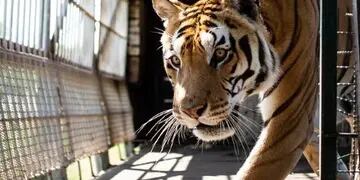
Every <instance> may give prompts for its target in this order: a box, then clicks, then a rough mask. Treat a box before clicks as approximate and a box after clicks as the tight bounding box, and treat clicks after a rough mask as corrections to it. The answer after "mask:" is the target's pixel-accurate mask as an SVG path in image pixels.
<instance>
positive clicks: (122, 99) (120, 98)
mask: <svg viewBox="0 0 360 180" xmlns="http://www.w3.org/2000/svg"><path fill="white" fill-rule="evenodd" d="M102 82H103V85H102V87H103V91H104V96H105V103H106V107H107V111H108V119H109V127H110V137H111V143H112V144H118V143H121V142H124V141H127V140H132V138H133V135H134V127H133V125H132V124H133V122H132V121H133V119H132V109H131V104H130V101H129V99H128V96H127V89H126V85H125V83H120V82H118V81H115V80H112V79H109V78H103V79H102Z"/></svg>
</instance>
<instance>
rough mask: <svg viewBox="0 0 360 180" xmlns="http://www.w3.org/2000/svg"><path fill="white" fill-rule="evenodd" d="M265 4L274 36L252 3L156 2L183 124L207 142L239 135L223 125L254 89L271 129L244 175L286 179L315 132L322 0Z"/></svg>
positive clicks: (232, 0)
mask: <svg viewBox="0 0 360 180" xmlns="http://www.w3.org/2000/svg"><path fill="white" fill-rule="evenodd" d="M263 3H264V4H265V6H263V7H266V8H269V9H266V8H264V9H262V11H263V12H264V13H265V14H264V15H265V16H264V20H265V23H266V24H267V25H268V27H269V30H270V32H271V33H272V34H271V36H270V37H269V36H268V35H269V34H268V32H267V31H266V29H265V28H264V22H262V18H261V17H260V15H259V13H258V12H259V11H258V7H257V6H256V4H255V3H254V2H253V1H252V0H238V1H235V0H199V1H198V2H197V3H195V4H194V5H191V6H188V5H184V4H181V3H180V2H177V1H176V2H175V1H168V0H153V4H154V9H155V10H156V12H157V14H158V15H159V16H160V17H161V18H162V19H163V20H164V25H165V31H164V33H163V35H162V38H161V42H162V45H163V54H164V65H165V70H166V72H167V74H168V76H169V77H170V79H171V82H172V84H173V86H174V101H173V102H174V105H173V114H174V116H175V117H176V118H177V121H179V122H180V123H181V124H183V125H184V126H187V127H188V128H190V129H193V133H194V135H195V136H197V137H198V138H200V139H202V140H205V141H214V140H220V139H224V138H227V137H228V136H231V135H234V134H235V130H234V129H233V128H232V127H230V126H226V124H225V123H226V122H227V121H228V119H229V117H231V114H232V113H233V108H234V106H235V105H236V104H237V103H241V102H242V101H244V99H246V98H247V97H249V96H251V95H254V94H259V97H260V98H261V103H260V105H259V107H260V109H261V113H262V117H263V119H264V124H265V127H264V129H263V131H262V133H261V135H260V137H259V139H258V142H257V143H256V145H255V147H254V149H253V150H252V152H251V153H250V156H249V157H248V159H247V160H246V162H245V163H244V165H243V166H242V168H241V169H240V171H239V173H238V176H239V179H268V177H269V173H271V179H284V178H285V177H286V176H287V175H288V173H289V172H290V171H291V170H292V169H293V167H294V166H295V164H296V163H297V161H298V160H299V158H300V156H301V154H302V153H303V151H304V149H305V147H306V145H307V144H308V142H309V139H310V137H311V135H312V132H313V125H312V120H313V117H314V112H315V109H316V94H317V86H316V84H317V69H316V67H317V66H316V65H317V61H316V60H317V56H316V54H317V53H316V45H317V41H316V39H317V35H318V34H317V27H318V21H317V19H318V7H317V1H316V0H289V1H280V0H272V1H264V2H263ZM274 10H275V11H274ZM301 14H307V16H306V17H305V16H301ZM283 22H292V23H283ZM270 42H272V43H273V44H274V48H273V47H272V46H271V45H270ZM219 49H220V50H219ZM275 49H276V51H275ZM189 110H190V111H189ZM237 120H238V123H239V124H241V122H239V121H242V119H237ZM224 122H225V123H224Z"/></svg>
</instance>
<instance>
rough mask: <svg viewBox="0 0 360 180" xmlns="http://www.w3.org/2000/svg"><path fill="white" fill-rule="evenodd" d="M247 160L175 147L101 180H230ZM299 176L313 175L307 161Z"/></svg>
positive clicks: (224, 150) (226, 151)
mask: <svg viewBox="0 0 360 180" xmlns="http://www.w3.org/2000/svg"><path fill="white" fill-rule="evenodd" d="M245 158H246V156H245V155H240V156H238V157H237V156H235V154H234V151H233V149H232V148H231V147H228V146H219V145H216V146H213V147H211V148H207V149H204V150H202V149H199V148H194V146H193V145H187V146H184V147H174V148H173V150H172V151H171V153H169V154H166V153H160V152H159V151H153V152H149V149H148V148H145V149H144V150H142V152H141V153H140V154H139V155H136V156H134V157H132V158H131V159H130V160H129V161H127V162H125V163H124V164H122V165H120V166H117V167H114V168H112V169H110V170H109V171H107V172H106V173H105V174H104V175H103V176H101V177H99V178H97V179H99V180H108V179H114V180H137V179H147V180H150V179H170V180H175V179H185V180H187V179H194V180H196V179H209V180H211V179H214V180H230V179H233V178H234V176H235V174H236V172H237V171H238V170H239V168H240V167H241V165H242V163H243V162H244V160H245ZM294 172H296V173H307V172H311V169H309V167H308V165H307V163H306V161H301V162H300V163H299V165H298V167H297V168H296V169H295V170H294ZM307 176H309V178H307ZM296 177H298V178H294V179H304V178H305V179H313V178H312V177H314V176H313V174H301V176H296Z"/></svg>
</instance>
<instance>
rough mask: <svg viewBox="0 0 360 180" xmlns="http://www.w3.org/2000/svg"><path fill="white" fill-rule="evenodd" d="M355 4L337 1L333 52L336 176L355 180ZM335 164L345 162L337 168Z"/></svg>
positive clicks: (359, 130) (359, 131) (357, 128)
mask: <svg viewBox="0 0 360 180" xmlns="http://www.w3.org/2000/svg"><path fill="white" fill-rule="evenodd" d="M356 6H357V1H354V0H346V1H342V0H338V31H337V34H338V36H337V38H338V39H337V40H338V51H337V55H338V56H337V109H338V110H337V111H338V112H337V131H338V135H339V138H338V152H339V153H340V156H339V157H338V168H337V172H338V176H339V177H340V176H343V177H344V174H347V175H349V177H350V178H351V179H358V178H359V171H360V166H359V165H360V164H359V161H360V159H359V138H358V136H359V134H360V126H359V125H360V124H359V118H358V114H359V112H358V104H357V103H358V93H357V91H358V89H357V85H358V83H359V82H358V81H357V79H358V73H359V70H360V69H359V68H358V66H359V64H358V61H359V59H358V56H359V49H358V39H357V38H358V33H359V32H358V30H357V26H358V22H357V9H356V8H357V7H356ZM339 163H340V164H341V163H345V164H346V166H347V167H346V168H345V167H344V166H342V167H341V165H340V166H339Z"/></svg>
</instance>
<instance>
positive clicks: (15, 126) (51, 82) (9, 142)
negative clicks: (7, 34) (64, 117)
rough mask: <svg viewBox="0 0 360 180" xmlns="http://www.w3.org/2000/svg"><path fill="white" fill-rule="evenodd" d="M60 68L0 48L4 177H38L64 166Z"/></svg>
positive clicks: (0, 135)
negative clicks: (58, 76) (59, 90)
mask: <svg viewBox="0 0 360 180" xmlns="http://www.w3.org/2000/svg"><path fill="white" fill-rule="evenodd" d="M55 73H56V69H55V67H54V66H53V64H50V63H48V62H47V61H46V60H45V59H42V58H38V57H30V56H25V55H20V54H14V53H13V52H12V53H10V52H7V51H4V50H1V49H0V148H1V150H0V178H1V179H23V178H25V177H27V178H29V177H33V176H35V175H39V174H41V173H45V172H49V171H50V170H53V169H56V168H60V167H61V166H64V165H65V158H64V149H63V146H62V142H63V141H64V140H65V139H63V137H62V136H61V131H62V128H63V126H62V124H61V122H60V118H59V110H60V108H59V107H60V106H59V105H60V103H59V97H58V93H57V92H58V91H57V79H56V76H55Z"/></svg>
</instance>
